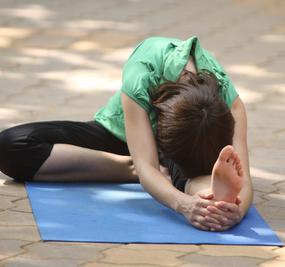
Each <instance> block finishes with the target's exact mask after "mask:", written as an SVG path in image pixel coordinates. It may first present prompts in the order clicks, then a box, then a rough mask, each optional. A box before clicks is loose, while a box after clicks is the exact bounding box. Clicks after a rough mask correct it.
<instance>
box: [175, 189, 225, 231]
mask: <svg viewBox="0 0 285 267" xmlns="http://www.w3.org/2000/svg"><path fill="white" fill-rule="evenodd" d="M208 207H214V208H216V209H218V208H217V207H216V206H215V201H214V200H211V199H206V198H205V197H204V198H203V197H202V195H200V194H199V193H197V194H195V195H193V196H189V195H186V197H185V199H184V201H183V204H181V205H180V207H179V210H178V211H179V212H180V213H181V214H183V215H184V217H185V218H186V219H187V221H189V222H190V223H191V224H192V225H193V226H194V227H196V228H198V229H201V230H205V231H210V230H212V229H215V230H216V231H222V229H223V227H224V225H222V224H221V222H220V220H217V219H215V218H214V217H218V216H220V217H221V215H219V214H217V213H216V212H211V211H209V210H208ZM218 210H219V209H218ZM211 214H213V215H214V217H213V216H212V215H211Z"/></svg>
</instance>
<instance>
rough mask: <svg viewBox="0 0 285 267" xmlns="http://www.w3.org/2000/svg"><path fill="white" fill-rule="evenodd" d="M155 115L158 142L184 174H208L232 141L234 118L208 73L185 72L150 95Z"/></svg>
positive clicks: (213, 79) (212, 76)
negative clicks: (175, 81)
mask: <svg viewBox="0 0 285 267" xmlns="http://www.w3.org/2000/svg"><path fill="white" fill-rule="evenodd" d="M151 99H152V104H153V105H154V107H155V108H156V111H157V114H158V123H157V136H156V138H157V143H158V146H159V148H160V150H161V151H162V152H163V154H164V155H165V156H166V157H167V158H169V159H172V160H173V161H174V162H175V163H177V164H178V165H179V166H180V167H181V169H182V171H183V172H184V174H185V175H186V176H187V177H195V176H198V175H203V174H209V173H211V170H212V167H213V165H214V163H215V161H216V159H217V157H218V154H219V152H220V150H221V149H222V148H223V147H224V146H226V145H229V144H232V139H233V133H234V119H233V116H232V114H231V112H230V110H229V108H228V107H227V106H226V104H225V103H224V102H223V100H222V99H221V98H220V96H219V93H218V81H217V79H216V77H215V76H214V75H213V74H211V73H210V72H206V71H205V72H199V73H197V74H193V73H191V72H187V71H184V72H183V73H182V75H181V77H180V80H179V81H178V82H177V83H174V82H167V83H164V84H162V85H160V86H159V88H158V89H157V90H156V91H155V92H154V93H153V94H152V95H151Z"/></svg>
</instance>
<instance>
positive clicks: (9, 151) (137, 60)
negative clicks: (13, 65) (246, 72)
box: [0, 37, 252, 231]
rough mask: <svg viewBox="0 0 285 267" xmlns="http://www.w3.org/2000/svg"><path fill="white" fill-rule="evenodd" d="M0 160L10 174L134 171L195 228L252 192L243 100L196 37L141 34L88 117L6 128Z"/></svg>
mask: <svg viewBox="0 0 285 267" xmlns="http://www.w3.org/2000/svg"><path fill="white" fill-rule="evenodd" d="M202 70H204V71H202ZM197 71H198V72H197ZM200 71H201V72H200ZM195 114H196V115H195ZM208 133H209V134H208ZM188 135H189V138H187V137H188ZM231 144H233V146H227V145H231ZM223 147H224V148H223ZM200 148H201V149H200ZM220 151H221V152H220ZM219 153H220V155H219ZM215 161H216V162H215ZM160 164H161V165H163V166H161V165H160ZM0 169H1V171H2V172H4V173H6V174H7V175H9V176H11V177H13V178H14V179H16V180H35V181H115V182H138V181H139V182H140V183H141V184H142V186H143V187H144V188H145V190H146V191H147V192H149V193H150V194H151V195H152V196H153V197H154V198H156V199H157V200H158V201H160V202H161V203H162V204H164V205H166V206H168V207H169V208H172V209H174V210H176V211H177V212H180V213H181V214H183V215H184V216H185V217H186V219H187V220H188V221H189V222H190V223H191V224H192V225H193V226H195V227H197V228H199V229H202V230H211V231H222V230H226V229H228V228H230V227H232V226H233V225H235V224H237V223H238V222H239V221H240V220H241V218H242V217H243V216H244V214H245V213H246V211H247V209H248V207H249V205H250V203H251V201H252V185H251V180H250V174H249V163H248V152H247V141H246V115H245V109H244V106H243V104H242V101H241V100H240V98H239V97H238V94H237V93H236V91H235V89H234V87H233V85H232V83H231V82H230V80H229V78H228V77H227V75H226V74H225V73H224V71H223V69H222V67H221V66H220V65H219V64H218V62H217V61H216V60H215V59H214V58H213V57H212V56H211V55H210V54H209V53H208V52H207V51H206V50H204V49H203V48H202V47H201V46H200V43H199V40H198V39H197V37H192V38H189V39H188V40H186V41H181V40H178V39H172V38H162V37H152V38H148V39H146V40H144V41H143V42H141V43H140V44H139V45H138V46H137V47H136V49H135V50H134V52H133V53H132V54H131V56H130V57H129V59H128V62H127V64H126V65H125V66H124V70H123V83H122V88H121V90H119V91H117V92H116V94H115V95H114V96H113V97H112V98H111V99H110V100H109V102H108V104H107V105H106V106H105V107H103V108H101V109H100V110H99V111H98V112H97V113H96V114H95V117H94V120H93V121H90V122H73V121H52V122H36V123H28V124H24V125H19V126H16V127H13V128H10V129H7V130H5V131H3V132H2V133H1V135H0ZM169 173H170V177H169ZM170 180H171V181H170ZM240 181H243V187H242V189H241V182H240ZM240 189H241V191H240V197H237V193H238V192H239V190H240ZM216 200H227V202H225V201H216Z"/></svg>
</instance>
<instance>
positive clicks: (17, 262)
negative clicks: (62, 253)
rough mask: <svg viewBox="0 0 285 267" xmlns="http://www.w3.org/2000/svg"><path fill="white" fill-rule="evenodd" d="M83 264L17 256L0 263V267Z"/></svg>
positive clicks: (69, 260)
mask: <svg viewBox="0 0 285 267" xmlns="http://www.w3.org/2000/svg"><path fill="white" fill-rule="evenodd" d="M80 263H81V262H80V261H77V260H74V259H56V260H53V259H32V258H25V257H24V256H17V257H13V258H11V259H8V260H5V261H2V262H0V267H34V266H36V267H51V266H60V267H77V266H79V264H80Z"/></svg>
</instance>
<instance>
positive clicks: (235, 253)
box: [197, 245, 276, 266]
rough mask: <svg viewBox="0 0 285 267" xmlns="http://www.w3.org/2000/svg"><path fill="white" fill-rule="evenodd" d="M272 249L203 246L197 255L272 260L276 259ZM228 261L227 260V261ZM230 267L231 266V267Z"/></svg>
mask: <svg viewBox="0 0 285 267" xmlns="http://www.w3.org/2000/svg"><path fill="white" fill-rule="evenodd" d="M272 250H273V248H272V247H260V246H246V247H244V246H212V245H211V246H210V245H202V246H201V250H200V251H198V253H197V254H199V255H205V256H217V257H225V259H226V258H227V257H249V258H258V259H270V258H274V257H276V254H275V253H274V252H273V251H272ZM225 261H226V260H225ZM229 266H230V265H229Z"/></svg>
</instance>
